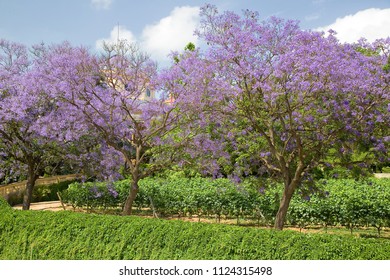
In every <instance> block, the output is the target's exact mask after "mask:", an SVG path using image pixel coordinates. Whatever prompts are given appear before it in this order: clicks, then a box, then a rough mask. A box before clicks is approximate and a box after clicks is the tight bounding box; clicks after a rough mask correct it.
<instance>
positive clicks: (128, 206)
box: [122, 178, 139, 216]
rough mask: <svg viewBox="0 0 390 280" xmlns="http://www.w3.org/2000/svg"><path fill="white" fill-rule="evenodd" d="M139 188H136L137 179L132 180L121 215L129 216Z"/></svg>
mask: <svg viewBox="0 0 390 280" xmlns="http://www.w3.org/2000/svg"><path fill="white" fill-rule="evenodd" d="M138 190H139V187H138V179H137V178H133V182H132V183H131V187H130V191H129V195H128V196H127V199H126V202H125V205H124V207H123V211H122V215H124V216H125V215H131V213H132V210H133V202H134V200H135V198H136V197H137V193H138Z"/></svg>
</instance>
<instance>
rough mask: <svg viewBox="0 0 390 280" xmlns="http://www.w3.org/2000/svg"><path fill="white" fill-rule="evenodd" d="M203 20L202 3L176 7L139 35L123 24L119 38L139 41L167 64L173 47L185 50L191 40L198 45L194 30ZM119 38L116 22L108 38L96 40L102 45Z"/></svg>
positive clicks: (100, 46) (141, 46) (133, 41)
mask: <svg viewBox="0 0 390 280" xmlns="http://www.w3.org/2000/svg"><path fill="white" fill-rule="evenodd" d="M199 20H200V18H199V7H189V6H183V7H176V8H174V9H173V10H172V11H171V13H170V14H169V16H167V17H164V18H162V19H161V20H160V21H158V22H156V23H154V24H150V25H147V26H145V27H144V29H143V30H142V34H141V35H140V37H139V38H136V37H135V36H134V35H133V33H132V32H131V31H130V30H128V29H126V28H125V27H124V26H119V39H121V40H124V39H126V40H128V41H129V42H132V43H137V44H138V45H139V46H140V48H141V50H142V51H144V52H146V53H148V54H149V55H151V57H152V59H154V60H157V61H158V62H160V63H162V64H164V63H166V62H167V61H168V57H167V56H168V54H169V53H170V52H171V51H181V50H184V47H185V46H186V45H187V44H188V43H189V42H192V43H194V44H195V45H197V42H198V40H197V37H196V36H194V35H193V34H194V31H195V29H196V27H197V25H198V23H199ZM117 40H118V26H115V27H114V28H113V29H112V30H111V32H110V36H109V37H108V38H105V39H99V40H97V41H96V48H97V49H102V45H103V42H104V41H106V42H110V43H115V42H116V41H117Z"/></svg>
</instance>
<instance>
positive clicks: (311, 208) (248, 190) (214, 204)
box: [63, 176, 390, 234]
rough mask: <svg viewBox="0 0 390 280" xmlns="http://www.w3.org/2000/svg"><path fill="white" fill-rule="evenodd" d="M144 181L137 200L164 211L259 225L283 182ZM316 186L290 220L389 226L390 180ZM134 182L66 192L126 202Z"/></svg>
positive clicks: (75, 201) (294, 206) (294, 204)
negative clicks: (243, 219)
mask: <svg viewBox="0 0 390 280" xmlns="http://www.w3.org/2000/svg"><path fill="white" fill-rule="evenodd" d="M139 185H140V191H139V193H138V195H137V198H136V201H135V203H134V205H135V206H136V207H138V208H148V207H153V208H154V210H155V211H156V212H157V214H159V215H161V216H169V215H178V216H179V217H183V216H190V217H191V216H193V215H197V216H198V217H204V216H207V217H211V216H212V217H216V218H217V219H218V220H220V219H221V218H225V217H229V218H237V222H239V219H240V218H245V219H252V220H254V221H256V222H257V224H259V225H260V224H261V225H272V224H273V223H274V218H275V215H276V212H277V210H278V206H279V201H280V197H281V192H282V186H281V185H280V184H279V185H278V184H275V183H272V181H270V180H260V179H255V178H248V179H247V180H245V181H244V182H243V183H242V184H240V185H239V186H237V185H235V184H233V183H232V182H231V181H229V180H227V179H216V180H212V179H208V178H201V177H194V178H184V177H182V176H170V177H169V178H158V177H156V178H146V179H143V180H141V181H140V182H139ZM317 185H318V187H319V189H320V190H321V191H320V192H314V193H310V196H309V195H307V194H306V195H305V196H304V197H302V196H300V195H296V196H294V197H293V199H292V201H291V204H290V208H289V212H288V216H287V223H288V224H290V225H294V226H299V227H300V228H304V227H305V226H307V225H322V226H325V227H327V226H335V225H342V226H345V227H347V228H349V229H351V231H352V230H353V228H356V227H365V226H373V227H376V228H377V229H378V233H379V234H380V231H381V229H382V228H383V227H387V226H390V203H389V202H390V180H388V179H366V180H363V181H362V180H360V181H356V180H353V179H330V180H320V181H318V183H317ZM129 186H130V181H129V180H124V181H118V182H115V183H114V184H113V185H112V186H111V187H113V188H114V189H115V191H116V192H117V193H118V196H117V197H116V198H114V197H113V196H112V194H111V193H110V192H109V191H108V189H109V188H110V185H109V184H107V183H84V184H81V183H74V184H72V185H71V186H70V187H69V189H68V190H67V191H66V192H64V195H63V197H64V199H65V201H66V202H68V203H70V204H72V205H73V206H74V207H87V208H100V209H101V208H107V207H118V206H122V205H123V202H124V201H125V198H126V196H127V193H128V191H129ZM97 194H99V195H97ZM97 196H98V197H97Z"/></svg>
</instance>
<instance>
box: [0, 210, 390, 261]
mask: <svg viewBox="0 0 390 280" xmlns="http://www.w3.org/2000/svg"><path fill="white" fill-rule="evenodd" d="M0 208H2V209H0V259H22V260H25V259H43V260H45V259H57V260H65V259H66V260H69V259H72V260H73V259H84V260H89V259H96V260H100V259H104V260H107V259H114V260H121V259H143V260H152V259H155V260H157V259H172V260H183V259H184V260H197V259H218V260H230V259H231V260H234V259H262V260H268V259H270V260H291V259H296V260H305V259H309V260H317V259H324V260H333V259H363V260H371V259H376V260H379V259H383V260H388V259H389V258H390V240H385V239H365V238H358V237H353V236H338V235H325V234H303V233H298V232H293V231H273V230H266V229H257V228H244V227H237V226H229V225H223V224H204V223H191V222H184V221H166V220H159V219H150V218H139V217H121V216H112V215H95V214H84V213H75V212H70V211H62V212H46V211H20V210H5V209H4V206H0Z"/></svg>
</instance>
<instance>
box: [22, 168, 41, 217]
mask: <svg viewBox="0 0 390 280" xmlns="http://www.w3.org/2000/svg"><path fill="white" fill-rule="evenodd" d="M38 178H39V175H37V174H36V173H35V164H29V165H28V175H27V183H26V191H25V193H24V196H23V208H22V209H23V210H29V209H30V204H31V200H32V194H33V190H34V187H35V182H36V181H37V179H38Z"/></svg>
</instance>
